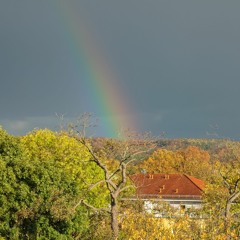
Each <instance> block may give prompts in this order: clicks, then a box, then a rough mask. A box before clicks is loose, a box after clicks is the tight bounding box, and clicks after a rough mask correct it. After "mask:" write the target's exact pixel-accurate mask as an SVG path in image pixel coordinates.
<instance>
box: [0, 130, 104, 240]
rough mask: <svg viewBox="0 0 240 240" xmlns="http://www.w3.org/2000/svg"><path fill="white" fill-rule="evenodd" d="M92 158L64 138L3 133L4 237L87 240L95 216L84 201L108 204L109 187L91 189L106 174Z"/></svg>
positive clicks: (0, 189) (0, 228)
mask: <svg viewBox="0 0 240 240" xmlns="http://www.w3.org/2000/svg"><path fill="white" fill-rule="evenodd" d="M1 140H2V141H1ZM89 158H90V155H89V154H88V152H87V151H86V149H85V147H84V146H83V145H81V144H80V143H79V142H78V141H77V140H76V139H74V138H70V137H69V136H67V135H66V134H64V133H62V132H59V133H54V132H52V131H50V130H38V131H33V132H31V133H29V134H27V135H26V136H23V137H21V138H13V137H10V136H9V135H8V134H6V133H5V132H3V131H0V170H1V171H0V180H1V181H0V203H1V204H2V206H1V209H0V236H4V237H6V238H8V239H39V238H42V239H66V237H67V239H80V238H81V239H82V237H83V236H84V235H86V233H87V232H88V231H89V227H90V225H91V224H90V221H91V218H92V212H91V211H89V209H88V208H87V207H86V206H82V205H79V204H78V202H79V199H82V198H84V199H86V200H87V201H88V202H89V203H91V204H94V205H95V206H97V207H102V206H105V205H106V204H107V199H106V198H107V195H106V191H107V189H106V188H105V187H104V186H103V185H99V186H96V187H95V188H94V189H89V184H88V183H91V182H92V181H93V180H96V181H98V180H100V179H102V174H103V173H102V171H101V169H99V168H97V167H96V165H95V164H94V163H89V162H88V161H87V160H89ZM104 189H105V190H104Z"/></svg>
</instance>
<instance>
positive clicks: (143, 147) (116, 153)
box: [70, 115, 156, 239]
mask: <svg viewBox="0 0 240 240" xmlns="http://www.w3.org/2000/svg"><path fill="white" fill-rule="evenodd" d="M89 117H90V116H89V115H84V116H83V118H82V121H80V125H78V124H72V125H71V128H70V135H71V136H73V137H75V139H77V140H78V141H79V142H80V143H81V144H82V145H84V146H85V148H86V150H87V151H88V153H89V154H90V156H91V157H90V160H89V163H91V162H93V163H94V164H95V165H96V166H97V167H98V168H99V169H101V171H102V172H103V178H102V180H100V181H97V182H94V183H93V184H91V188H94V187H96V186H98V185H99V184H102V183H104V184H105V186H106V188H107V190H108V195H109V204H110V208H109V209H104V210H105V211H107V212H108V213H109V214H110V217H111V229H112V237H113V239H117V238H118V235H119V222H118V215H119V199H120V198H121V196H122V194H124V192H126V191H127V189H130V188H132V187H133V186H132V185H131V184H130V183H129V182H128V167H129V166H130V165H131V164H133V162H135V161H137V160H139V158H141V156H142V154H143V153H146V152H148V151H151V150H152V149H154V148H155V146H156V145H155V141H153V139H152V138H151V137H150V135H149V134H145V135H139V134H132V133H130V132H129V131H128V132H125V133H124V135H123V136H124V137H123V138H121V137H120V138H119V139H118V140H112V139H106V140H105V141H101V142H100V143H99V142H98V144H96V142H95V145H93V146H91V140H92V139H91V138H89V137H88V138H87V137H86V129H87V128H88V127H89V126H91V123H90V121H91V119H89ZM109 161H110V162H114V165H112V164H109ZM80 203H82V204H84V205H86V206H88V207H90V208H91V209H93V210H97V209H96V207H95V206H93V205H92V204H89V203H88V202H87V201H86V200H85V199H81V200H80V201H79V204H80ZM101 210H103V209H101Z"/></svg>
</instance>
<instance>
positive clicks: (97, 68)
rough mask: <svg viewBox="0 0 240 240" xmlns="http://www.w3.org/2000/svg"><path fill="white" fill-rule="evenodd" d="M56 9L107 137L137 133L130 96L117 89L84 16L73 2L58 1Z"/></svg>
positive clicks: (106, 62) (111, 72)
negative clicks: (128, 132)
mask: <svg viewBox="0 0 240 240" xmlns="http://www.w3.org/2000/svg"><path fill="white" fill-rule="evenodd" d="M55 6H56V7H57V9H58V13H59V14H60V16H61V18H62V19H63V24H64V28H65V31H66V34H68V39H69V40H68V41H69V47H70V48H71V51H72V54H73V55H74V56H73V57H74V59H75V60H74V61H76V63H77V64H76V66H77V68H78V70H77V71H79V69H84V71H85V78H86V79H85V80H86V81H87V84H88V88H90V90H91V95H92V96H91V98H92V99H93V100H94V104H96V106H95V107H96V109H98V113H97V114H100V115H101V117H100V120H101V122H100V124H101V125H102V124H104V125H103V127H104V132H105V134H104V135H105V136H107V137H117V136H118V134H119V132H120V130H121V129H122V130H126V129H130V130H132V131H136V121H134V119H133V114H132V111H131V110H130V109H129V104H128V103H127V101H126V99H127V96H125V95H124V92H123V90H122V89H121V88H120V87H119V86H118V85H117V76H116V74H114V73H113V71H111V69H112V68H111V67H110V65H109V62H108V61H107V60H106V57H105V56H104V54H103V53H102V52H101V49H99V48H98V46H97V44H96V43H95V42H94V39H95V38H94V37H93V36H92V34H91V32H90V30H89V27H88V28H86V24H84V22H86V20H85V19H86V17H84V18H83V14H82V13H81V14H79V13H78V12H76V10H75V9H76V8H75V7H74V5H73V3H72V2H70V1H65V0H57V1H56V3H55ZM80 65H81V66H80ZM79 74H80V73H79ZM81 75H82V73H81ZM102 120H103V122H102Z"/></svg>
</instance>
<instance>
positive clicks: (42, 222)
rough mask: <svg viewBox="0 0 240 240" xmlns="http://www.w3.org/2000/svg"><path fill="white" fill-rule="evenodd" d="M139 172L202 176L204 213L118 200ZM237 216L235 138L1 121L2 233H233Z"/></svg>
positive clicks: (239, 163)
mask: <svg viewBox="0 0 240 240" xmlns="http://www.w3.org/2000/svg"><path fill="white" fill-rule="evenodd" d="M143 171H144V172H146V173H169V174H170V173H183V174H188V175H191V176H194V177H196V178H199V179H202V180H203V181H204V182H205V191H204V196H203V207H202V209H201V210H200V211H201V212H203V213H204V214H205V216H206V217H205V218H204V219H191V218H189V216H187V215H186V216H185V215H183V216H180V217H178V218H174V219H168V220H166V219H164V218H156V217H154V216H153V215H151V214H150V213H146V212H144V210H143V206H142V202H141V201H140V200H139V202H136V201H135V202H131V201H130V200H129V201H127V200H125V201H123V200H122V199H127V198H128V196H132V195H134V192H135V188H134V187H133V185H132V183H131V180H130V179H129V176H130V175H132V174H134V173H139V172H143ZM165 207H166V208H168V207H169V206H165ZM239 219H240V143H239V142H236V141H231V140H229V139H155V138H153V137H152V136H150V135H148V134H143V135H140V134H132V133H129V134H125V135H124V138H119V139H108V138H90V137H86V136H85V134H84V131H78V130H77V129H76V128H75V127H74V128H71V129H70V130H68V131H63V130H61V131H58V132H53V131H51V130H48V129H40V130H34V131H32V132H30V133H28V134H26V135H24V136H12V135H10V134H8V133H7V132H6V131H5V130H3V129H1V128H0V239H11V240H12V239H16V240H17V239H24V240H25V239H26V240H27V239H59V240H61V239H62V240H63V239H136V240H137V239H148V240H151V239H166V240H168V239H176V240H177V239H209V240H210V239H239V236H240V229H239V225H240V220H239ZM166 221H167V222H166Z"/></svg>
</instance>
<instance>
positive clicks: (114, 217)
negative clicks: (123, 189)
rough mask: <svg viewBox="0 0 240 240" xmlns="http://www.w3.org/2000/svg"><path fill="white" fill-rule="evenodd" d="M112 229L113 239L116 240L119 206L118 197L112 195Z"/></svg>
mask: <svg viewBox="0 0 240 240" xmlns="http://www.w3.org/2000/svg"><path fill="white" fill-rule="evenodd" d="M111 229H112V235H113V239H114V240H116V239H117V238H118V232H119V228H118V207H117V199H116V198H115V197H113V196H111Z"/></svg>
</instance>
